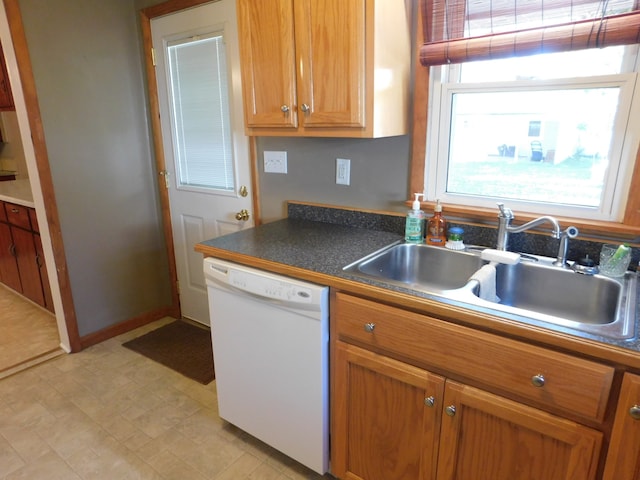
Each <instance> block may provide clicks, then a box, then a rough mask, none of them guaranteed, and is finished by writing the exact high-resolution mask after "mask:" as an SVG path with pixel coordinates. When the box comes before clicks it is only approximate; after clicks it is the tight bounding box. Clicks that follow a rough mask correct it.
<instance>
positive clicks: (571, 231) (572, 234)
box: [562, 226, 580, 238]
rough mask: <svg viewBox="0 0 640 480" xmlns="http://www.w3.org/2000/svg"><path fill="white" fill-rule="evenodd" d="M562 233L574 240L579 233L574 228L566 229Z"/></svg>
mask: <svg viewBox="0 0 640 480" xmlns="http://www.w3.org/2000/svg"><path fill="white" fill-rule="evenodd" d="M562 233H564V234H565V235H566V236H567V237H569V238H576V237H577V236H578V234H579V233H580V231H579V230H578V229H577V228H576V227H574V226H571V227H568V228H567V229H566V230H565V231H564V232H562Z"/></svg>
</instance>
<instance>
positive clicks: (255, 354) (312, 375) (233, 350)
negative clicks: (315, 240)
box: [204, 258, 329, 473]
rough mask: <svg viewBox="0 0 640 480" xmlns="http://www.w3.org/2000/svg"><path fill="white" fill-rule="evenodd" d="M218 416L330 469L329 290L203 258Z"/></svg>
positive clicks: (322, 468)
mask: <svg viewBox="0 0 640 480" xmlns="http://www.w3.org/2000/svg"><path fill="white" fill-rule="evenodd" d="M204 271H205V278H206V279H207V289H208V294H209V312H210V317H211V338H212V342H213V357H214V364H215V372H216V388H217V394H218V411H219V414H220V417H221V418H223V419H225V420H227V421H228V422H230V423H232V424H234V425H236V426H237V427H239V428H241V429H242V430H244V431H246V432H248V433H250V434H251V435H253V436H254V437H256V438H258V439H260V440H262V441H263V442H265V443H267V444H268V445H271V446H272V447H274V448H276V449H277V450H279V451H281V452H282V453H284V454H285V455H287V456H289V457H291V458H293V459H295V460H297V461H298V462H300V463H302V464H303V465H306V466H307V467H309V468H311V469H312V470H314V471H316V472H318V473H325V472H327V471H328V469H329V416H328V415H329V414H328V412H329V407H328V383H329V380H328V377H329V374H328V355H329V346H328V344H329V342H328V339H329V311H328V310H329V308H328V306H329V305H328V303H329V288H328V287H323V286H319V285H315V284H311V283H307V282H302V281H299V280H295V279H291V278H288V277H282V276H279V275H274V274H271V273H268V272H264V271H261V270H256V269H253V268H248V267H245V266H241V265H237V264H233V263H229V262H225V261H222V260H217V259H213V258H206V259H205V260H204Z"/></svg>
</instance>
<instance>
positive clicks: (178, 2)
mask: <svg viewBox="0 0 640 480" xmlns="http://www.w3.org/2000/svg"><path fill="white" fill-rule="evenodd" d="M217 1H220V0H167V1H166V2H162V3H159V4H157V5H153V6H151V7H147V8H143V9H142V10H140V13H141V14H142V15H143V16H145V17H147V18H148V19H152V18H156V17H161V16H163V15H168V14H170V13H175V12H178V11H180V10H186V9H187V8H193V7H197V6H199V5H203V4H205V3H213V2H217Z"/></svg>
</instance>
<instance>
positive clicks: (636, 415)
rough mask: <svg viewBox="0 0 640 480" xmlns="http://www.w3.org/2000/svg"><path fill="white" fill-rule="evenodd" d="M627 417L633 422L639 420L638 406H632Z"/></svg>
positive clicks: (639, 410) (639, 406)
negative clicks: (629, 416)
mask: <svg viewBox="0 0 640 480" xmlns="http://www.w3.org/2000/svg"><path fill="white" fill-rule="evenodd" d="M629 415H631V418H633V419H634V420H640V405H634V406H633V407H631V408H630V409H629Z"/></svg>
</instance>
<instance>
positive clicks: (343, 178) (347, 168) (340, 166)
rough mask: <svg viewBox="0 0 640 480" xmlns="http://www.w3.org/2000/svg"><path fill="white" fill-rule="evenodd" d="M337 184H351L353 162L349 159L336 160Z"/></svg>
mask: <svg viewBox="0 0 640 480" xmlns="http://www.w3.org/2000/svg"><path fill="white" fill-rule="evenodd" d="M336 183H337V184H338V185H349V184H350V183H351V160H349V159H348V158H336Z"/></svg>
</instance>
